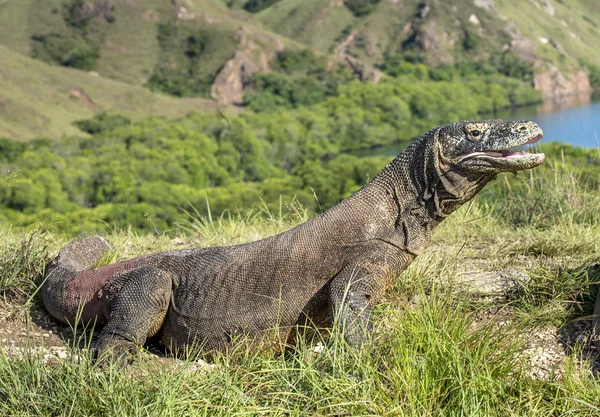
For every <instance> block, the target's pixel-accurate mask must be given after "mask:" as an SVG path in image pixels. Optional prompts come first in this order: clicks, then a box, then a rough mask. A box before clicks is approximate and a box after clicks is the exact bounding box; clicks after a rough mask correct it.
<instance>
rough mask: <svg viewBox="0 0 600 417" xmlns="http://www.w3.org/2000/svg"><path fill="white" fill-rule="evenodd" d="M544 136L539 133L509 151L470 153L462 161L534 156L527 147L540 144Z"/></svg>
mask: <svg viewBox="0 0 600 417" xmlns="http://www.w3.org/2000/svg"><path fill="white" fill-rule="evenodd" d="M542 136H543V135H542V134H541V133H539V134H537V135H535V136H533V137H532V138H531V139H529V140H528V141H527V142H525V143H522V144H520V145H517V146H513V147H512V148H509V149H504V150H494V151H482V152H473V153H470V154H468V155H465V156H463V157H462V158H460V161H464V160H465V159H471V158H477V157H480V156H488V157H491V158H497V159H513V158H522V157H524V156H530V155H532V154H531V153H528V152H526V151H525V147H526V145H531V144H534V143H536V142H538V141H539V140H540V139H541V138H542Z"/></svg>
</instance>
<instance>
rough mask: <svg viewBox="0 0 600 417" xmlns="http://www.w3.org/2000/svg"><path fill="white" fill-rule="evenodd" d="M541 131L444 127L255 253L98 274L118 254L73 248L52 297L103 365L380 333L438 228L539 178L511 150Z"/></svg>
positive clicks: (55, 266)
mask: <svg viewBox="0 0 600 417" xmlns="http://www.w3.org/2000/svg"><path fill="white" fill-rule="evenodd" d="M541 136H542V131H541V129H540V128H539V126H537V125H536V124H535V123H533V122H521V121H519V122H505V121H502V120H488V121H478V122H459V123H453V124H448V125H444V126H440V127H437V128H435V129H433V130H431V131H430V132H428V133H426V134H425V135H423V136H421V137H420V138H418V139H416V140H415V141H414V142H413V144H412V145H411V146H409V147H408V148H407V149H406V150H404V151H403V152H402V153H400V155H398V157H397V158H395V159H394V160H393V161H392V162H391V163H390V164H389V165H388V166H386V167H385V168H384V169H383V170H382V171H381V172H380V173H379V174H378V175H377V176H376V177H375V178H374V179H373V180H372V181H371V182H370V183H369V184H367V185H366V186H364V187H363V188H362V189H360V190H359V191H358V192H356V193H355V194H354V195H352V196H351V197H349V198H347V199H346V200H344V201H342V202H341V203H339V204H338V205H337V206H335V207H333V208H331V209H330V210H328V211H326V212H324V213H323V214H321V215H319V216H317V217H315V218H313V219H311V220H309V221H307V222H306V223H304V224H301V225H299V226H297V227H295V228H293V229H291V230H288V231H286V232H284V233H281V234H278V235H275V236H272V237H269V238H266V239H263V240H259V241H256V242H252V243H247V244H243V245H236V246H227V247H212V248H206V249H189V250H181V251H172V252H165V253H158V254H153V255H147V256H143V257H140V258H135V259H132V260H129V261H125V262H120V263H117V264H113V265H108V266H104V267H101V268H97V269H87V268H89V267H90V265H92V264H93V263H94V262H96V261H97V260H98V259H99V258H100V257H101V256H102V255H103V254H104V253H105V252H106V251H108V250H109V246H108V244H107V243H106V241H105V240H104V239H102V238H100V237H97V236H94V237H90V238H85V239H79V240H75V241H73V242H71V243H70V244H69V245H68V246H67V247H66V248H64V249H63V250H62V251H61V252H60V254H59V255H58V257H57V258H56V259H55V260H54V261H53V263H52V264H51V265H50V267H49V268H48V273H47V276H46V280H45V283H44V285H43V287H42V299H43V302H44V305H45V306H46V308H47V309H48V311H49V312H50V313H51V314H52V315H53V316H54V317H56V318H57V319H59V320H62V321H64V322H69V323H73V322H74V321H75V319H76V317H77V314H78V311H79V312H80V313H81V321H82V322H93V321H95V322H96V323H97V324H99V325H103V324H105V326H104V328H103V329H102V332H101V333H100V337H99V339H98V342H97V348H98V351H99V353H100V355H103V354H104V353H106V352H112V355H113V357H120V358H121V359H122V358H123V356H122V355H123V353H125V352H127V351H128V350H131V349H133V348H134V347H135V346H137V345H141V344H143V343H145V341H146V339H147V338H148V337H150V336H153V335H155V334H157V333H159V334H160V336H161V338H162V340H163V342H164V344H165V345H166V346H167V347H170V348H171V349H172V350H174V351H180V350H182V349H188V348H190V347H191V346H192V345H193V347H195V348H199V349H201V350H202V351H203V352H211V351H215V350H220V351H226V350H227V349H228V348H229V347H230V346H231V345H232V341H233V339H235V338H237V337H238V336H241V335H244V336H249V337H251V338H253V339H260V338H261V337H262V336H263V335H265V334H267V333H268V332H269V330H270V329H273V328H276V327H277V328H278V329H279V332H280V333H282V334H283V337H284V338H285V337H287V336H289V335H291V334H293V332H292V330H293V329H294V328H295V327H296V326H297V325H302V324H304V323H307V322H308V323H311V324H312V325H314V326H324V325H331V324H332V321H333V319H332V317H341V323H342V329H343V332H344V334H345V337H346V339H347V340H348V342H350V343H351V344H354V345H356V344H360V343H361V342H362V341H363V339H364V337H366V336H367V335H368V333H369V331H370V330H371V322H370V310H371V307H372V305H373V303H374V302H375V301H376V300H377V298H378V297H379V296H380V295H381V294H382V292H383V291H384V290H385V288H386V286H387V285H389V280H390V279H391V278H393V277H397V276H399V274H400V273H401V272H402V271H404V270H405V269H406V267H407V266H408V265H409V264H410V263H411V262H412V261H413V259H414V258H415V257H416V256H417V255H419V254H420V253H421V252H422V251H423V250H424V249H425V247H426V246H427V244H428V242H429V240H430V237H431V235H432V233H433V230H434V228H435V227H436V226H437V225H438V224H439V223H440V222H441V221H442V220H443V219H444V218H446V217H447V216H448V215H450V214H451V213H452V212H453V211H454V210H456V209H457V208H458V207H460V206H461V205H462V204H464V203H465V202H467V201H469V200H470V199H471V198H473V197H474V196H475V195H476V194H477V193H478V192H479V191H480V190H481V189H482V188H483V187H484V186H485V185H486V184H487V183H488V182H489V181H491V180H492V179H494V178H495V177H496V175H497V174H498V173H500V172H516V171H519V170H523V169H530V168H533V167H535V166H537V165H539V164H541V163H542V161H543V159H544V155H543V154H528V153H524V152H508V151H507V152H503V150H506V149H508V148H511V147H514V146H518V145H522V144H525V143H533V142H536V141H537V140H539V139H540V138H541Z"/></svg>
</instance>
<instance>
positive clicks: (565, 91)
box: [533, 66, 592, 98]
mask: <svg viewBox="0 0 600 417" xmlns="http://www.w3.org/2000/svg"><path fill="white" fill-rule="evenodd" d="M533 86H534V87H535V89H536V90H539V91H540V92H541V93H542V96H543V97H544V98H552V97H561V96H566V95H570V94H577V93H581V92H587V91H591V90H592V87H591V85H590V79H589V78H588V75H587V73H586V72H585V71H583V70H578V71H575V72H573V73H572V74H570V75H569V76H568V77H567V76H565V75H563V74H562V73H561V72H560V71H559V69H558V68H556V67H555V66H551V67H550V69H549V70H548V71H545V72H540V73H537V74H535V75H534V76H533Z"/></svg>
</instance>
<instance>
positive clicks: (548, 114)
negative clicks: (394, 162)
mask: <svg viewBox="0 0 600 417" xmlns="http://www.w3.org/2000/svg"><path fill="white" fill-rule="evenodd" d="M490 118H498V119H507V120H532V121H534V122H536V123H537V124H539V125H540V126H541V127H542V130H543V131H544V139H542V140H543V141H545V142H550V141H557V142H567V143H570V144H572V145H575V146H583V147H588V148H591V147H597V146H600V94H594V95H592V94H589V93H587V94H578V95H572V96H567V97H562V98H560V99H555V100H546V101H544V102H542V103H538V104H534V105H531V106H523V107H517V108H513V109H507V110H503V111H501V112H498V114H496V115H494V116H490ZM405 147H406V144H405V143H404V144H396V145H387V146H382V147H380V148H375V149H368V150H362V151H359V152H355V153H354V152H353V154H354V155H357V156H379V155H384V156H390V157H391V156H396V155H398V153H399V152H400V151H401V150H402V149H404V148H405Z"/></svg>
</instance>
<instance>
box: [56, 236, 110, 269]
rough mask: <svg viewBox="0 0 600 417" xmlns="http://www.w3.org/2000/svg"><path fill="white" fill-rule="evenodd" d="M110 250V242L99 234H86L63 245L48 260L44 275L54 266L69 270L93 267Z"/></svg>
mask: <svg viewBox="0 0 600 417" xmlns="http://www.w3.org/2000/svg"><path fill="white" fill-rule="evenodd" d="M111 251H112V248H111V246H110V244H109V243H108V242H107V241H106V239H104V238H103V237H100V236H88V237H84V238H80V239H75V240H73V241H72V242H71V243H69V244H68V245H67V246H65V247H64V248H63V249H62V250H61V251H60V252H59V253H58V255H57V256H56V258H54V260H52V262H50V264H49V265H48V268H47V269H46V275H47V274H49V273H50V272H52V270H54V269H55V268H56V267H58V266H60V267H61V269H66V270H71V271H83V270H84V269H89V268H90V267H93V266H94V265H96V264H97V263H98V261H100V260H101V259H102V257H104V256H106V255H107V254H109V253H110V252H111Z"/></svg>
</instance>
